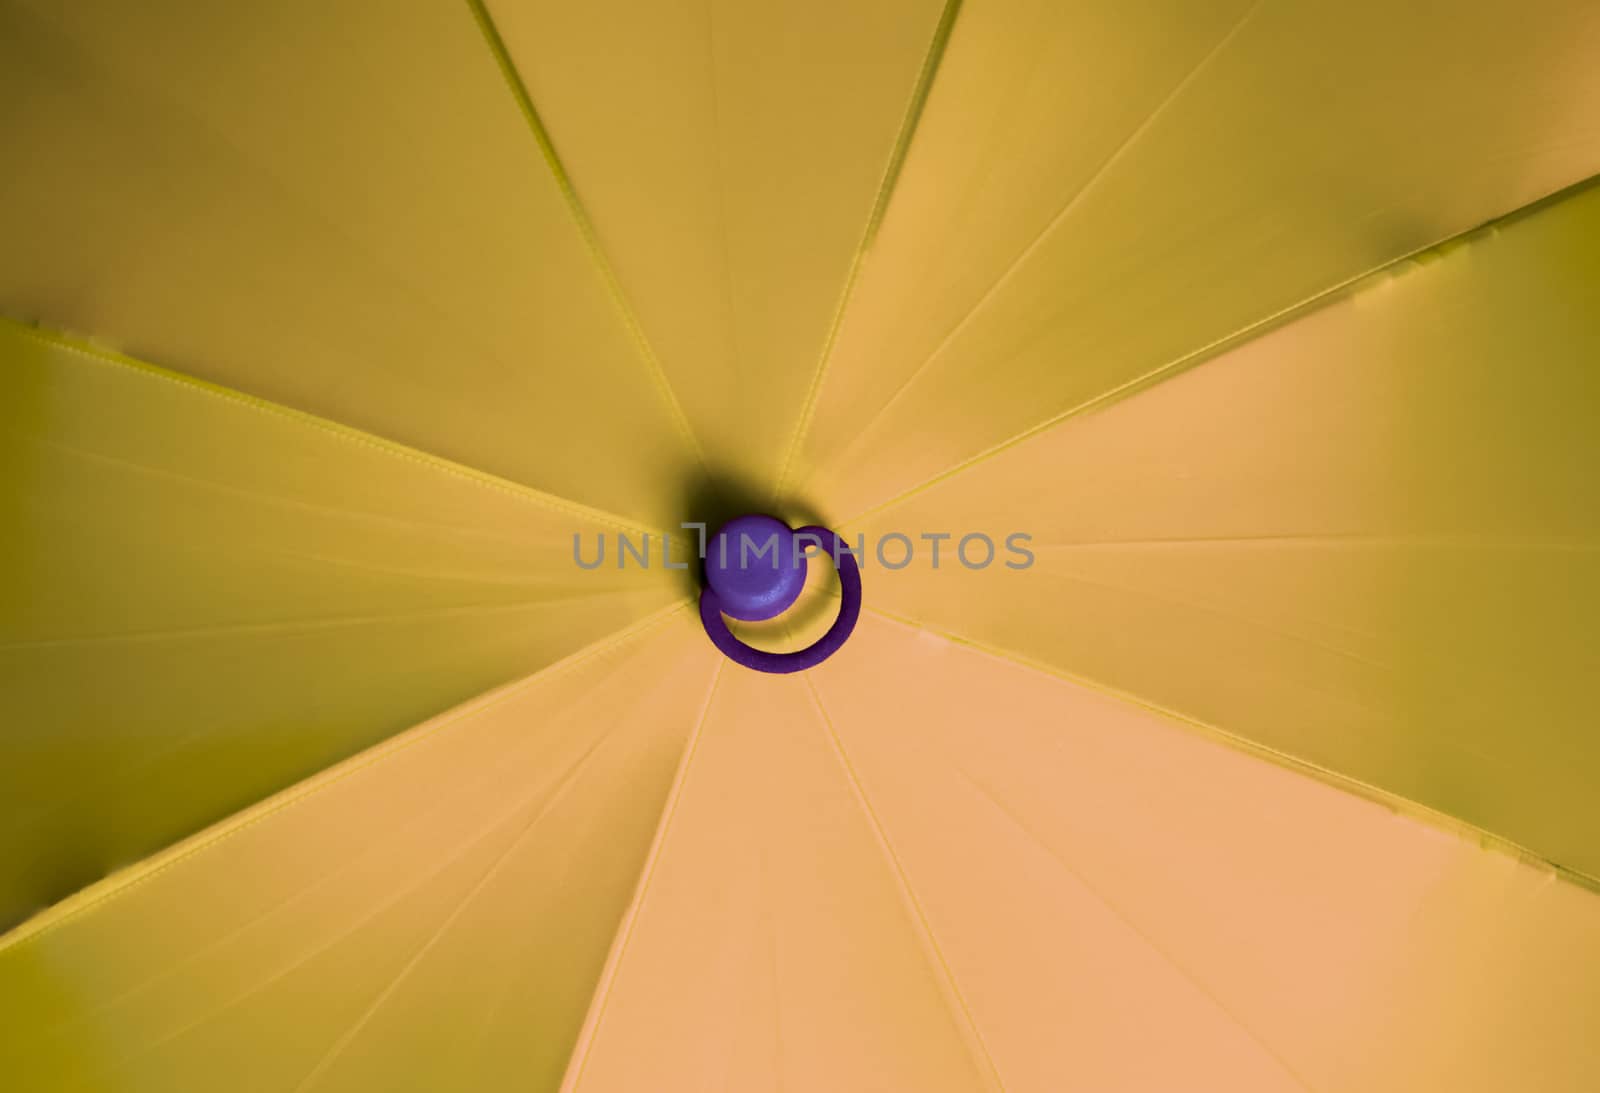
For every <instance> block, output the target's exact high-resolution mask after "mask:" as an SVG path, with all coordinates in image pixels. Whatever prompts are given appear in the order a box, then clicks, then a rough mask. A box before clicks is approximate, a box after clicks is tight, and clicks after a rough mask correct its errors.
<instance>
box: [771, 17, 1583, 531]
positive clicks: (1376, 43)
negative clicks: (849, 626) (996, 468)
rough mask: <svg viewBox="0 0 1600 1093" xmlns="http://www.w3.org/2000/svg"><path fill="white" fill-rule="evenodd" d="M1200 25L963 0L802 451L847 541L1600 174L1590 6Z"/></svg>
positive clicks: (1201, 20)
mask: <svg viewBox="0 0 1600 1093" xmlns="http://www.w3.org/2000/svg"><path fill="white" fill-rule="evenodd" d="M1175 7H1176V6H1175V5H1171V4H1165V3H1156V4H1148V3H1138V4H1133V5H1128V4H1124V3H1116V4H1106V5H1092V6H1091V9H1085V8H1084V7H1083V6H1082V5H1076V4H1054V3H1021V2H1018V3H975V4H970V5H967V6H965V7H964V8H963V10H962V12H961V15H960V17H959V18H958V19H957V22H956V26H955V29H954V31H953V33H952V34H951V37H950V44H949V49H948V50H947V52H946V54H945V56H944V59H943V62H942V63H941V65H940V70H939V76H938V78H937V80H936V81H935V82H934V85H933V88H932V91H931V93H930V95H929V98H928V103H927V108H926V110H925V111H924V113H923V116H922V120H921V123H920V125H919V126H918V130H917V134H916V137H915V140H914V141H913V143H912V146H911V150H910V153H909V156H908V158H907V160H906V165H905V169H904V171H903V172H902V173H901V176H900V178H899V180H898V183H897V186H896V192H895V195H894V198H893V200H892V201H891V203H890V206H889V209H888V211H887V214H886V216H885V218H884V222H883V229H882V231H881V232H880V233H879V235H878V237H877V239H876V241H875V243H874V245H873V248H872V252H871V254H870V256H869V259H868V261H867V263H866V265H865V267H864V269H863V273H862V276H861V279H860V281H859V283H858V284H857V286H856V289H855V292H854V293H853V294H852V298H851V301H850V303H849V307H848V310H847V313H846V316H845V320H844V325H843V327H842V329H841V331H840V335H839V341H838V345H837V347H836V350H835V353H834V354H833V358H832V362H831V364H830V365H829V367H828V369H827V375H826V378H825V381H824V384H823V389H822V393H821V396H820V401H819V404H818V409H817V412H816V417H815V428H814V430H813V431H812V434H811V436H810V438H809V439H808V440H807V442H806V444H805V447H804V451H803V456H802V457H801V458H800V460H799V461H798V462H799V464H800V466H799V467H798V468H797V471H796V480H797V481H798V482H800V483H801V485H802V488H803V490H804V492H805V493H807V494H808V495H810V496H814V497H817V498H822V499H825V500H826V503H827V504H828V505H829V506H830V509H831V510H832V516H833V518H834V520H835V521H836V522H848V521H851V520H853V519H855V518H856V517H857V516H858V515H859V514H860V513H862V511H863V510H866V509H868V508H871V507H874V506H877V505H879V504H881V503H883V502H886V501H888V500H889V499H890V498H891V497H894V496H896V495H899V494H901V493H904V492H905V491H907V490H910V489H913V488H915V487H917V486H918V485H919V484H921V483H924V482H926V481H927V480H928V479H930V478H932V477H934V476H936V475H939V474H941V473H942V472H945V471H947V470H949V469H951V468H953V467H956V466H959V465H961V464H963V463H965V462H966V461H968V460H971V459H974V458H976V457H978V456H979V455H980V454H981V453H983V452H985V451H988V450H989V449H991V448H993V447H994V446H996V445H1001V444H1004V443H1007V442H1009V441H1011V440H1012V439H1013V438H1015V437H1017V436H1019V435H1021V434H1024V433H1026V432H1028V431H1030V430H1033V429H1035V428H1038V427H1041V426H1043V425H1044V424H1046V423H1048V422H1051V421H1054V420H1056V419H1057V418H1058V417H1060V416H1062V415H1066V414H1070V413H1074V412H1077V411H1078V410H1080V409H1082V408H1083V407H1084V406H1085V405H1087V404H1092V403H1093V402H1094V401H1095V400H1098V399H1100V398H1103V397H1106V396H1108V395H1109V394H1111V393H1113V392H1117V391H1119V390H1120V389H1122V388H1124V387H1125V386H1127V385H1129V384H1135V383H1138V382H1142V381H1145V380H1147V379H1148V378H1150V377H1152V376H1155V375H1159V374H1161V373H1162V372H1164V371H1167V370H1171V369H1175V368H1180V367H1183V366H1184V365H1186V364H1187V363H1190V362H1192V361H1193V360H1195V359H1198V358H1199V357H1200V356H1203V355H1205V354H1207V353H1209V352H1211V351H1212V350H1213V348H1214V347H1215V346H1217V345H1218V344H1219V343H1220V342H1223V341H1225V340H1227V339H1229V338H1231V337H1233V336H1235V335H1238V334H1240V333H1241V332H1247V331H1250V330H1252V329H1254V328H1256V327H1258V326H1259V325H1260V324H1262V323H1263V322H1266V321H1268V320H1270V319H1272V318H1273V317H1274V316H1276V315H1278V314H1280V313H1281V312H1283V311H1285V310H1286V309H1291V308H1293V307H1295V306H1296V305H1299V304H1301V303H1303V302H1304V301H1307V300H1309V299H1311V298H1314V297H1316V296H1318V295H1319V294H1322V293H1325V292H1327V291H1328V290H1330V289H1333V288H1335V287H1337V286H1339V285H1341V284H1344V283H1347V282H1349V281H1350V280H1352V279H1354V278H1357V277H1359V276H1361V275H1363V274H1366V273H1368V272H1370V271H1372V270H1374V269H1377V268H1379V267H1381V266H1384V265H1386V264H1388V263H1390V262H1393V261H1395V260H1396V259H1398V258H1400V257H1402V256H1404V255H1407V254H1410V253H1412V252H1415V251H1417V250H1418V249H1421V248H1424V247H1428V246H1431V245H1433V244H1435V243H1438V242H1440V241H1441V240H1444V239H1447V238H1449V237H1452V236H1455V235H1457V234H1459V233H1461V232H1463V231H1466V230H1468V229H1471V228H1475V227H1477V226H1479V225H1481V224H1483V223H1484V222H1486V221H1488V220H1491V219H1493V218H1495V217H1498V216H1502V215H1504V214H1506V213H1508V212H1511V211H1512V210H1514V209H1517V208H1520V207H1522V206H1524V205H1526V204H1528V203H1529V202H1531V201H1534V200H1537V199H1539V198H1542V197H1545V196H1546V195H1548V194H1551V193H1553V192H1555V191H1557V190H1560V189H1561V188H1563V187H1565V186H1569V185H1571V184H1573V183H1575V182H1578V181H1579V180H1581V179H1584V178H1588V177H1590V176H1592V175H1594V174H1596V173H1600V120H1597V119H1600V73H1597V69H1596V67H1595V65H1594V63H1593V58H1594V57H1595V56H1596V55H1600V9H1597V8H1596V7H1595V6H1594V5H1593V4H1592V3H1587V2H1585V0H1542V2H1540V3H1536V4H1534V5H1532V6H1529V5H1526V4H1517V5H1508V4H1502V3H1486V2H1478V3H1466V4H1454V5H1451V6H1450V8H1449V10H1448V11H1443V10H1435V9H1432V8H1428V7H1426V6H1419V5H1399V6H1397V5H1394V4H1390V3H1384V2H1380V0H1361V2H1355V3H1352V2H1350V0H1336V2H1335V0H1328V2H1316V3H1275V2H1270V0H1264V2H1262V3H1259V4H1254V5H1251V6H1248V7H1247V6H1246V5H1244V4H1239V3H1225V4H1224V3H1208V4H1203V5H1182V7H1183V13H1182V14H1175V13H1174V11H1173V9H1174V8H1175ZM1153 43H1160V44H1159V45H1154V44H1153Z"/></svg>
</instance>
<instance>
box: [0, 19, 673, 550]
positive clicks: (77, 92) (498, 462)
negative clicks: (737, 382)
mask: <svg viewBox="0 0 1600 1093" xmlns="http://www.w3.org/2000/svg"><path fill="white" fill-rule="evenodd" d="M0 130H3V131H4V133H5V149H6V151H5V156H4V158H5V170H4V171H3V172H0V237H3V238H4V239H5V256H4V258H3V259H0V314H4V315H7V316H9V317H12V318H16V319H23V320H29V321H39V322H42V323H43V324H45V325H47V326H50V327H53V328H58V329H68V330H74V331H79V332H82V333H85V334H88V335H92V336H94V337H97V338H102V339H105V340H107V341H108V342H110V343H112V344H115V345H117V346H118V347H119V348H121V349H123V350H124V351H126V352H128V353H131V354H132V355H134V356H136V357H140V358H141V359H145V360H152V361H158V362H160V363H161V364H163V365H166V366H167V367H171V368H176V369H179V370H181V371H184V372H187V373H190V374H193V375H197V376H201V377H204V378H206V379H210V380H214V381H216V382H219V383H223V384H226V385H228V386H231V387H236V388H238V389H240V390H243V391H248V392H250V393H251V394H255V395H260V396H262V397H264V398H269V399H272V400H274V401H277V402H282V403H284V404H286V405H290V406H294V407H296V408H298V409H302V410H306V411H309V412H311V413H315V414H318V415H320V416H322V417H326V418H330V419H332V420H336V421H340V422H343V423H345V424H348V425H353V426H355V427H358V428H361V429H365V430H368V431H370V432H373V433H376V434H378V435H380V436H384V437H387V438H389V439H392V440H396V441H398V442H401V443H404V444H408V445H411V446H413V447H416V448H419V449H421V450H424V451H428V452H432V453H434V454H436V455H439V456H443V457H445V458H448V459H452V460H456V461H458V462H462V463H466V464H470V465H472V466H475V467H480V468H482V469H485V470H488V471H491V472H493V473H495V474H498V475H501V476H503V477H506V478H510V479H513V480H515V481H519V482H522V483H524V484H527V485H530V486H533V487H536V488H538V489H542V490H546V491H548V492H552V493H556V494H559V495H562V496H566V497H570V498H573V499H575V500H577V501H580V502H583V503H585V504H590V505H594V506H596V507H599V508H604V509H608V510H610V511H614V512H619V513H623V514H625V515H627V516H629V517H630V518H633V519H638V520H645V521H649V522H653V523H657V524H661V525H663V526H675V524H676V520H677V515H678V505H677V502H678V498H677V496H676V487H677V485H678V483H679V481H680V479H681V478H682V474H683V466H684V464H685V462H686V461H687V462H689V463H691V464H692V461H693V460H692V455H691V454H690V453H691V451H692V449H691V446H690V445H689V442H688V440H687V438H686V436H685V435H684V433H683V430H682V428H681V426H680V424H679V423H678V419H677V418H676V417H675V416H674V413H673V411H672V407H671V406H670V404H668V403H667V402H666V401H665V400H664V399H663V397H662V392H661V391H660V390H659V388H658V387H657V386H656V385H654V384H653V383H652V380H651V373H650V371H649V368H648V367H647V363H646V362H645V360H644V359H643V358H642V357H641V355H640V351H639V347H638V346H637V345H636V344H635V341H634V339H633V338H632V337H631V336H630V334H629V331H628V327H627V326H626V324H625V323H624V322H623V320H622V317H621V313H620V312H619V310H618V306H617V302H616V300H615V299H614V297H613V295H612V293H611V291H610V290H609V288H608V286H607V284H606V281H605V279H604V277H603V276H602V275H601V271H600V269H599V267H598V266H597V265H596V263H595V261H594V259H593V256H592V255H591V254H590V252H589V249H588V247H587V245H586V243H585V241H584V238H583V236H582V234H581V233H580V231H579V229H578V226H577V223H576V222H575V220H574V218H573V214H572V210H571V208H570V207H569V204H568V202H567V199H566V197H565V195H564V194H563V192H562V190H561V188H560V186H559V184H558V180H557V177H556V175H555V174H554V173H553V172H552V170H551V168H550V165H549V164H548V163H547V162H546V161H545V157H544V155H543V154H542V152H541V150H540V147H539V145H538V143H537V142H536V141H535V139H534V136H533V134H532V133H530V132H529V130H528V126H527V123H526V121H525V119H524V118H523V116H522V114H521V112H520V110H519V109H518V106H517V102H516V100H515V98H514V97H513V95H512V93H511V90H510V89H509V88H508V87H507V86H506V82H505V79H504V77H503V74H502V72H501V70H500V68H499V66H498V64H497V63H496V59H495V56H494V54H493V52H492V51H491V50H490V49H489V48H488V46H487V44H486V43H485V41H484V38H483V35H482V33H481V32H480V30H479V28H478V25H477V23H476V21H475V20H474V18H473V13H472V11H471V9H470V7H469V6H468V5H467V4H465V3H443V4H393V3H381V2H376V0H358V2H354V3H348V2H342V3H333V4H329V3H319V2H314V0H291V2H289V3H273V4H269V5H257V4H232V3H212V2H209V0H155V2H153V3H139V4H125V3H118V2H115V0H91V2H87V3H73V4H59V3H54V2H51V0H38V2H26V0H24V2H22V3H18V4H8V5H7V6H6V7H5V8H4V9H3V10H0Z"/></svg>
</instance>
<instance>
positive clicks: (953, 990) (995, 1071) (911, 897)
mask: <svg viewBox="0 0 1600 1093" xmlns="http://www.w3.org/2000/svg"><path fill="white" fill-rule="evenodd" d="M801 678H802V679H803V680H804V681H805V685H806V688H807V690H809V691H810V692H811V701H812V704H813V705H814V706H815V707H816V711H817V716H818V718H819V720H820V721H821V722H822V728H823V730H824V735H825V736H826V737H827V739H828V745H829V747H830V748H831V749H832V751H833V755H834V758H835V759H837V760H838V762H839V766H840V768H841V769H842V770H843V771H844V775H845V780H846V781H847V782H848V783H849V786H850V792H851V794H852V796H854V797H855V800H856V804H857V805H858V806H859V807H860V809H861V811H862V813H863V815H864V816H865V818H866V821H867V824H868V826H869V827H870V828H871V829H872V834H873V838H874V841H875V842H876V843H877V844H878V849H879V851H880V852H881V853H882V854H883V857H884V861H885V864H886V865H887V866H888V868H889V872H890V875H891V876H892V877H893V878H894V881H895V887H896V888H897V889H898V891H899V893H900V899H901V902H902V903H903V904H904V905H905V909H906V912H907V914H908V915H909V916H910V918H911V921H912V922H913V923H915V925H916V927H917V931H918V933H919V934H920V935H921V941H922V944H923V947H924V951H925V953H926V954H927V958H928V963H929V965H930V968H931V970H932V971H933V972H934V974H935V975H936V976H937V977H938V979H939V981H940V983H941V985H942V986H943V988H944V990H943V993H944V995H945V1004H946V1006H947V1007H948V1008H949V1010H950V1015H951V1017H952V1018H953V1019H954V1020H955V1022H956V1024H957V1026H958V1027H959V1028H960V1029H961V1030H962V1032H963V1033H964V1038H965V1039H966V1041H967V1047H968V1050H969V1052H970V1054H971V1056H972V1060H973V1062H974V1063H975V1064H977V1067H978V1070H979V1072H980V1073H981V1074H982V1075H983V1076H984V1079H985V1084H987V1085H989V1086H991V1087H992V1088H995V1089H998V1090H1000V1091H1001V1093H1004V1091H1005V1088H1006V1086H1005V1081H1004V1079H1002V1078H1001V1076H1000V1069H999V1067H997V1066H996V1065H995V1061H994V1056H993V1055H992V1054H991V1053H990V1051H989V1045H988V1043H987V1042H986V1041H985V1040H984V1038H983V1033H982V1031H981V1030H980V1029H979V1028H978V1022H977V1020H976V1019H975V1018H974V1017H973V1015H972V1007H971V1006H970V1005H968V1003H967V999H966V995H964V994H963V993H962V991H961V987H960V985H959V984H958V983H957V982H956V977H955V972H954V971H953V970H952V969H951V967H950V962H949V961H948V960H947V959H946V958H945V955H944V951H943V949H941V948H940V946H939V940H938V938H937V937H936V936H935V935H934V932H933V925H932V923H930V922H929V921H928V915H927V912H926V911H925V910H924V909H923V907H922V902H921V900H919V899H918V898H917V893H916V890H915V889H914V888H913V887H912V886H911V878H910V877H909V876H908V875H907V873H906V869H905V865H904V864H903V863H902V862H901V860H900V855H899V854H898V853H897V852H896V851H895V849H894V843H893V842H891V841H890V839H889V833H888V831H886V830H885V829H884V826H883V821H882V820H880V819H879V818H878V814H877V811H876V810H875V809H874V808H873V807H872V802H871V801H870V800H869V799H868V798H867V793H866V788H865V787H864V786H863V785H862V784H861V778H860V776H859V775H858V774H857V773H856V769H855V765H854V764H853V763H851V762H850V755H849V753H848V752H847V751H846V750H845V746H844V741H843V740H841V739H840V738H839V731H838V729H836V728H835V727H834V724H833V718H832V717H830V716H829V715H828V709H827V707H826V706H825V705H824V704H823V701H822V695H821V694H820V693H819V692H818V691H817V685H816V682H815V681H814V680H813V679H812V678H811V676H810V675H809V674H805V673H802V676H801Z"/></svg>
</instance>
